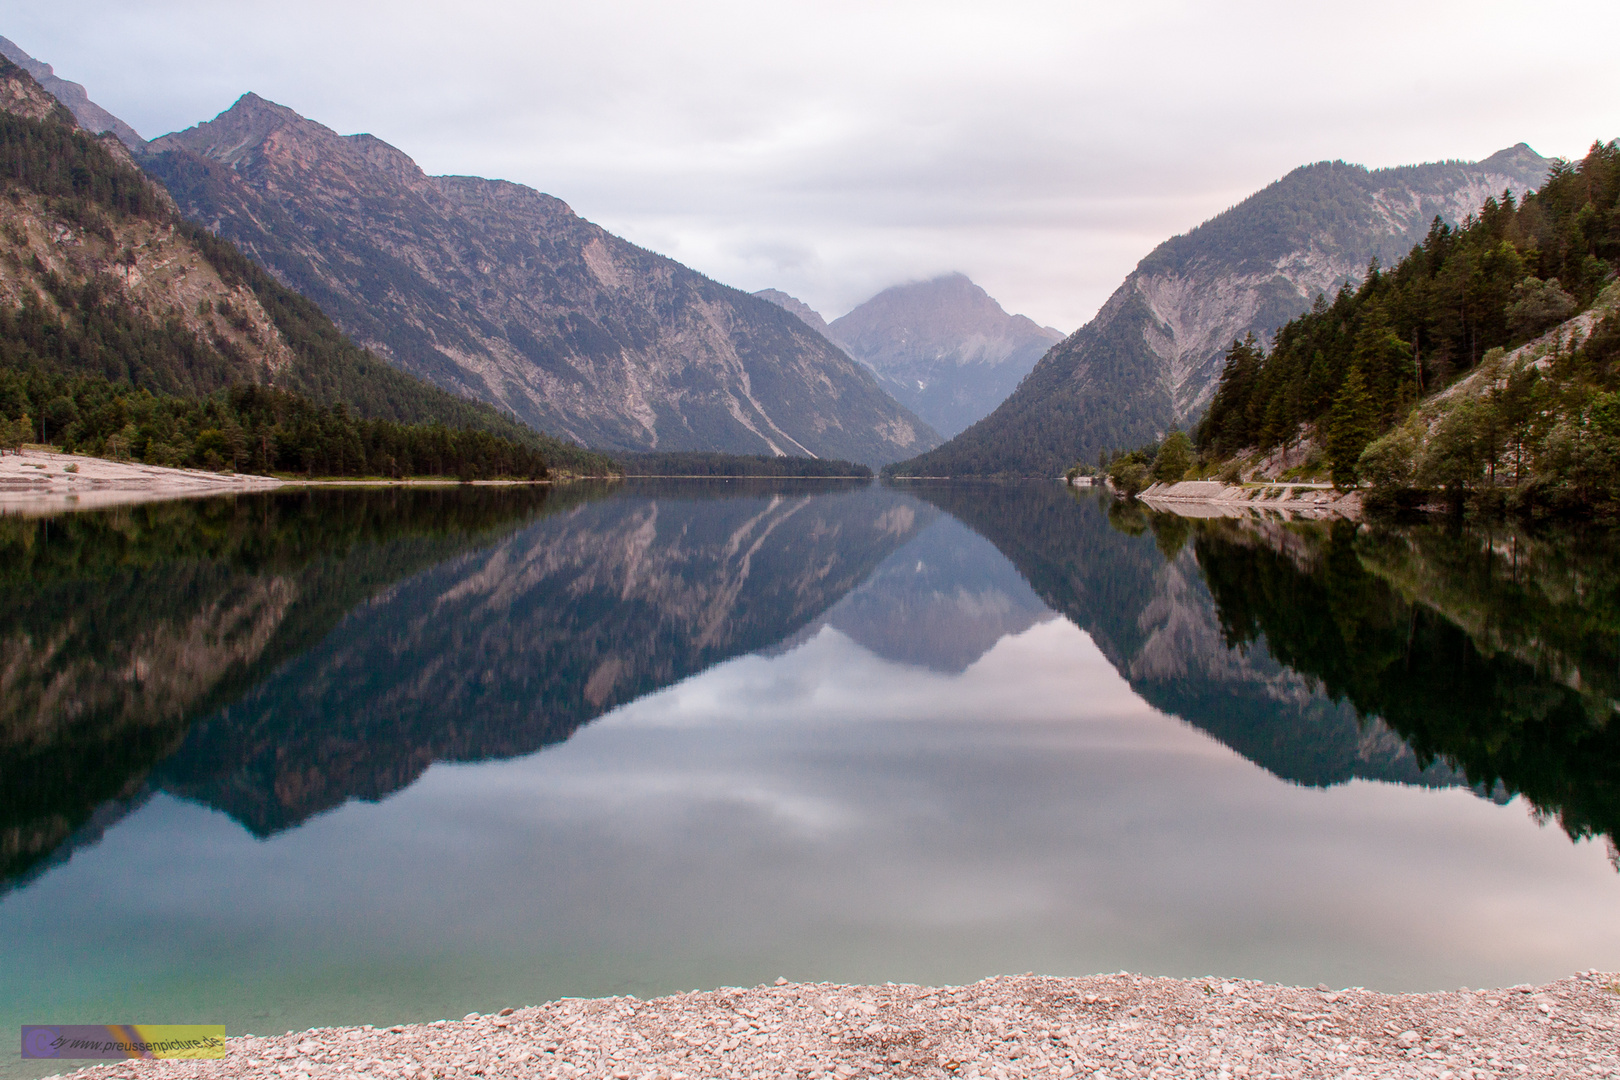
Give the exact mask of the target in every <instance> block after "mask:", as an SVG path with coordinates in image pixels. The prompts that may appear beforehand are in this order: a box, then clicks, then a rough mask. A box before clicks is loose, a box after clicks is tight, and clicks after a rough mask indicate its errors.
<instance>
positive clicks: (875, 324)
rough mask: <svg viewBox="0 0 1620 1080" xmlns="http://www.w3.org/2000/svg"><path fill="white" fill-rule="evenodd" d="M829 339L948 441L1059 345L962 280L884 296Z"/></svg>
mask: <svg viewBox="0 0 1620 1080" xmlns="http://www.w3.org/2000/svg"><path fill="white" fill-rule="evenodd" d="M828 332H829V334H830V335H831V337H832V339H833V340H834V341H836V342H838V343H839V344H840V345H842V346H843V347H844V350H845V351H846V352H848V353H849V354H850V355H851V356H853V357H854V358H855V359H857V360H859V361H861V362H862V363H863V364H866V365H867V366H868V367H870V368H871V369H872V370H873V371H875V372H877V375H878V381H879V382H881V383H882V384H883V388H884V389H885V390H887V391H888V392H889V393H891V394H893V395H894V397H895V399H896V400H898V401H899V402H900V403H901V404H902V405H905V406H906V407H907V408H909V409H910V410H911V411H912V412H914V413H916V414H917V415H918V416H920V417H922V418H923V419H924V420H926V421H928V423H929V424H931V425H933V428H934V430H935V431H938V432H939V433H940V434H942V435H944V436H946V437H947V438H948V437H950V436H952V435H955V434H957V433H958V432H960V431H962V430H963V429H964V428H966V427H967V426H968V425H969V424H972V423H973V422H974V421H976V420H979V419H981V418H983V417H985V416H987V415H989V413H990V411H991V410H992V409H994V408H995V407H996V406H997V405H999V404H1001V403H1002V402H1003V401H1005V400H1006V398H1007V395H1009V394H1011V393H1012V392H1013V390H1014V389H1016V388H1017V386H1018V382H1019V380H1020V379H1022V378H1023V377H1024V376H1025V375H1028V374H1029V372H1030V369H1031V368H1033V367H1034V366H1035V362H1036V361H1037V360H1039V359H1040V358H1041V357H1042V356H1044V355H1045V354H1046V351H1047V350H1048V349H1050V348H1051V347H1052V346H1053V345H1055V344H1056V343H1058V342H1059V341H1062V340H1063V333H1062V332H1061V331H1059V330H1053V329H1052V328H1051V327H1049V326H1041V325H1039V324H1037V323H1036V322H1035V321H1034V320H1033V319H1029V318H1027V317H1025V316H1023V315H1009V314H1007V313H1006V312H1005V311H1003V310H1002V309H1001V305H1000V304H998V303H996V302H995V300H993V299H991V297H990V295H989V294H988V293H986V292H985V291H984V290H983V289H981V288H979V286H977V285H975V284H973V282H971V281H969V280H968V279H967V277H966V276H965V275H962V274H946V275H945V276H943V277H938V278H934V279H933V280H932V281H918V282H913V283H911V284H909V285H896V286H895V287H894V288H892V289H885V290H884V291H883V292H881V293H879V294H878V295H876V296H874V297H872V299H870V300H868V301H867V302H866V303H864V304H862V305H861V306H860V307H857V308H856V309H855V310H854V311H851V312H850V313H849V314H847V315H845V316H843V317H842V318H839V319H835V320H834V321H833V323H832V325H831V326H830V327H829V328H828Z"/></svg>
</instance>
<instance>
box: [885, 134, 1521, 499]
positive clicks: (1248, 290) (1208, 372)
mask: <svg viewBox="0 0 1620 1080" xmlns="http://www.w3.org/2000/svg"><path fill="white" fill-rule="evenodd" d="M1550 165H1551V162H1550V161H1549V160H1548V159H1546V158H1542V157H1541V156H1540V155H1538V154H1536V153H1535V152H1534V151H1533V150H1531V149H1530V148H1529V147H1528V146H1526V145H1524V144H1523V143H1520V144H1517V145H1515V146H1513V147H1509V148H1508V149H1506V150H1504V151H1500V152H1498V153H1497V154H1494V155H1492V156H1491V157H1488V158H1486V159H1484V160H1483V161H1481V162H1476V163H1459V162H1441V163H1431V164H1425V165H1409V166H1399V167H1396V168H1390V169H1377V170H1373V169H1367V168H1365V167H1364V166H1360V165H1347V164H1345V163H1343V162H1318V163H1316V164H1313V165H1306V166H1301V167H1300V168H1297V169H1294V170H1292V171H1291V172H1289V173H1288V174H1287V175H1286V176H1284V177H1282V178H1281V179H1279V180H1277V181H1275V182H1273V183H1272V184H1269V185H1267V186H1266V187H1265V188H1263V189H1261V190H1260V191H1258V192H1256V193H1255V194H1254V195H1251V196H1249V197H1248V198H1247V199H1244V200H1242V201H1241V202H1239V203H1238V204H1237V205H1235V206H1233V207H1231V208H1229V209H1227V210H1225V211H1223V212H1222V213H1220V214H1217V215H1216V216H1215V217H1213V218H1211V219H1209V220H1208V221H1206V222H1204V223H1203V224H1201V225H1199V226H1198V227H1197V228H1194V229H1192V230H1190V231H1188V232H1186V233H1182V234H1179V235H1177V236H1175V237H1172V238H1170V239H1169V240H1166V241H1165V242H1164V243H1162V244H1160V245H1158V246H1157V247H1156V248H1154V250H1153V251H1152V252H1150V253H1149V254H1148V255H1147V256H1145V257H1144V258H1143V259H1142V261H1141V262H1140V263H1138V264H1137V267H1136V268H1135V269H1134V270H1133V271H1132V272H1131V273H1130V274H1129V275H1128V276H1127V277H1126V279H1125V281H1124V282H1123V283H1122V284H1121V285H1120V286H1119V288H1118V289H1116V290H1115V292H1114V293H1113V294H1112V295H1111V296H1110V297H1109V299H1108V301H1107V302H1106V303H1104V304H1103V306H1102V308H1101V309H1100V310H1099V311H1098V313H1097V315H1096V316H1095V317H1094V318H1093V319H1091V321H1089V322H1088V323H1087V324H1086V325H1085V326H1082V327H1081V328H1080V329H1079V330H1076V331H1075V332H1074V333H1073V334H1071V335H1069V337H1067V338H1066V339H1064V340H1063V341H1062V342H1060V343H1059V344H1058V345H1057V346H1055V347H1054V348H1053V349H1052V350H1051V352H1049V353H1048V354H1047V355H1046V356H1045V357H1044V358H1042V360H1041V361H1040V362H1039V363H1037V364H1036V366H1035V368H1034V369H1033V370H1032V371H1031V372H1030V374H1029V375H1028V376H1027V377H1026V378H1025V380H1024V382H1023V383H1022V384H1021V385H1020V386H1019V387H1018V389H1017V390H1016V391H1015V392H1014V393H1013V394H1012V395H1011V396H1010V397H1008V399H1007V400H1006V401H1004V402H1002V404H1001V405H1000V406H998V407H997V409H996V410H995V411H994V412H992V413H991V414H990V415H989V416H987V417H985V418H984V419H983V420H980V421H979V422H978V423H977V424H975V425H973V426H972V427H969V428H968V429H967V430H965V431H963V432H962V433H961V434H959V435H957V436H955V437H954V438H953V439H952V440H950V441H949V442H948V443H946V444H945V445H944V446H942V447H939V448H938V449H936V450H933V451H930V452H927V453H925V454H923V455H920V456H919V457H917V458H915V459H911V460H909V461H906V462H902V463H900V464H899V465H898V466H895V467H892V468H891V470H890V471H891V472H892V473H894V474H896V475H912V476H973V475H979V476H986V475H1016V476H1057V475H1059V474H1061V473H1062V472H1063V470H1064V469H1065V468H1067V467H1068V466H1069V465H1071V464H1073V463H1074V462H1075V461H1077V460H1082V461H1088V462H1089V461H1090V460H1092V459H1093V458H1095V456H1096V455H1097V453H1098V452H1099V451H1108V450H1113V449H1120V448H1125V447H1132V446H1138V445H1141V444H1143V443H1147V442H1150V441H1153V440H1156V439H1157V438H1159V437H1161V436H1162V435H1163V434H1164V433H1165V432H1166V431H1167V430H1169V429H1170V428H1172V427H1175V426H1178V425H1181V426H1186V425H1188V424H1190V423H1191V422H1192V421H1194V420H1196V419H1197V418H1198V416H1200V415H1201V414H1202V412H1203V410H1204V409H1205V408H1206V407H1207V404H1208V402H1209V400H1210V398H1211V396H1212V395H1213V393H1214V390H1215V385H1216V383H1217V381H1218V380H1219V377H1220V371H1221V362H1222V357H1223V355H1224V352H1225V349H1226V347H1227V346H1228V345H1230V343H1231V342H1232V340H1233V339H1235V338H1240V337H1242V336H1243V335H1244V334H1246V333H1249V332H1253V333H1255V335H1256V337H1257V338H1258V339H1260V340H1261V341H1262V342H1266V341H1269V338H1270V335H1271V334H1272V333H1273V332H1274V331H1275V330H1276V328H1277V327H1279V326H1281V325H1283V324H1284V323H1286V322H1287V321H1288V320H1289V319H1291V318H1293V317H1294V316H1296V315H1298V314H1300V313H1301V312H1303V311H1304V310H1306V309H1307V308H1308V307H1309V306H1310V303H1311V300H1312V299H1313V298H1314V297H1315V296H1316V295H1317V294H1319V293H1328V292H1332V291H1334V290H1335V289H1337V288H1338V287H1339V286H1340V285H1342V284H1344V283H1346V282H1354V281H1358V280H1360V276H1361V275H1362V274H1364V272H1365V270H1366V268H1367V266H1368V264H1369V262H1370V260H1372V259H1374V258H1377V259H1379V260H1380V261H1382V262H1385V263H1388V262H1392V261H1395V260H1397V259H1399V258H1400V257H1401V256H1403V255H1405V254H1406V252H1407V251H1409V250H1410V249H1411V248H1412V246H1413V245H1414V244H1416V243H1417V242H1418V241H1419V240H1421V239H1422V238H1423V235H1424V233H1425V232H1426V231H1427V229H1428V226H1429V223H1430V222H1431V221H1432V220H1433V218H1434V217H1436V216H1439V217H1441V218H1442V219H1446V220H1449V221H1452V222H1455V221H1459V220H1462V219H1463V218H1465V217H1466V216H1467V215H1468V214H1469V213H1472V212H1474V211H1476V210H1478V209H1479V207H1480V206H1481V205H1482V204H1483V203H1484V201H1485V199H1486V198H1487V197H1489V196H1492V195H1499V194H1500V193H1501V191H1502V190H1503V189H1504V188H1511V189H1513V190H1514V191H1516V192H1520V193H1522V192H1523V191H1525V190H1528V189H1529V188H1531V187H1533V186H1535V185H1536V184H1539V183H1540V182H1541V180H1542V179H1543V178H1544V177H1545V174H1546V169H1547V168H1548V167H1549V166H1550Z"/></svg>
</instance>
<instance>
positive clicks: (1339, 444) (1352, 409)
mask: <svg viewBox="0 0 1620 1080" xmlns="http://www.w3.org/2000/svg"><path fill="white" fill-rule="evenodd" d="M1377 431H1378V418H1377V414H1376V405H1375V404H1374V401H1373V396H1372V394H1371V393H1369V392H1368V390H1367V383H1366V380H1365V379H1363V378H1362V377H1361V369H1360V368H1359V367H1352V368H1351V369H1350V374H1349V375H1348V376H1347V377H1346V378H1345V380H1344V382H1343V384H1341V385H1340V387H1339V391H1338V393H1337V394H1335V395H1334V397H1333V408H1332V410H1331V411H1330V412H1329V413H1328V418H1327V438H1326V440H1325V441H1326V443H1327V453H1328V462H1329V463H1330V464H1331V466H1332V469H1333V484H1334V486H1335V487H1339V488H1353V487H1355V486H1356V479H1357V478H1356V463H1357V461H1359V460H1360V458H1361V452H1362V451H1363V450H1365V449H1366V448H1367V444H1368V443H1370V442H1372V440H1373V436H1374V435H1376V434H1377Z"/></svg>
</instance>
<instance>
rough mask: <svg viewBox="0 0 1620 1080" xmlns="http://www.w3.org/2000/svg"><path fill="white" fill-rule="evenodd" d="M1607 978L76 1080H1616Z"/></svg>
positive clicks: (1114, 984)
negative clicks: (1587, 1079)
mask: <svg viewBox="0 0 1620 1080" xmlns="http://www.w3.org/2000/svg"><path fill="white" fill-rule="evenodd" d="M1617 1020H1620V979H1617V976H1616V975H1614V974H1611V973H1603V972H1595V971H1593V972H1585V973H1582V974H1580V975H1575V976H1572V977H1570V978H1567V979H1563V980H1560V981H1558V982H1555V983H1550V984H1547V985H1544V986H1518V987H1510V988H1501V989H1493V990H1457V991H1451V992H1446V993H1432V994H1395V995H1391V994H1379V993H1374V992H1371V991H1367V990H1361V989H1354V988H1352V989H1343V990H1330V989H1329V988H1327V987H1326V986H1321V987H1316V988H1314V989H1312V988H1302V987H1289V986H1276V985H1270V984H1265V983H1258V982H1248V981H1242V980H1227V979H1214V978H1211V979H1165V978H1149V977H1145V976H1139V975H1129V974H1119V975H1101V976H1091V977H1087V978H1049V977H1042V976H1034V975H1023V976H1003V977H998V978H993V979H987V980H985V981H983V982H978V983H974V984H972V985H969V986H954V987H950V986H947V987H925V986H900V985H892V984H891V985H885V986H845V985H837V984H829V983H793V982H788V981H786V980H778V982H777V984H775V985H765V986H758V987H753V988H748V989H742V988H723V989H719V990H713V991H692V992H690V993H685V994H676V995H673V996H670V997H664V998H657V999H655V1000H650V1001H641V1000H637V999H636V998H633V997H618V998H597V999H564V1000H561V1001H555V1002H551V1003H549V1004H546V1005H540V1006H533V1007H527V1008H517V1007H506V1008H502V1009H500V1010H499V1011H497V1012H496V1013H493V1014H489V1015H478V1014H469V1015H468V1016H466V1017H465V1018H463V1019H461V1020H453V1021H452V1020H438V1021H433V1022H431V1023H425V1024H407V1025H399V1026H395V1027H389V1028H377V1027H371V1026H365V1027H350V1028H323V1029H315V1030H311V1031H304V1032H296V1033H288V1034H286V1035H281V1036H274V1037H267V1036H262V1035H247V1036H242V1037H237V1038H232V1039H230V1052H229V1055H228V1056H227V1057H226V1058H223V1059H215V1060H207V1061H142V1062H116V1063H109V1064H105V1065H98V1066H95V1067H93V1068H88V1069H84V1070H81V1071H80V1072H77V1073H74V1074H73V1076H74V1077H75V1080H138V1078H143V1077H150V1078H179V1077H199V1078H227V1077H229V1078H233V1080H235V1078H243V1080H246V1078H254V1080H471V1078H475V1077H482V1078H496V1077H502V1078H505V1077H511V1078H514V1080H515V1078H524V1080H541V1078H544V1080H551V1078H558V1080H564V1078H566V1080H575V1078H598V1080H655V1078H662V1080H697V1078H708V1077H717V1078H719V1077H724V1078H744V1077H795V1078H804V1080H852V1078H855V1077H930V1078H934V1080H942V1078H966V1080H974V1078H977V1080H1013V1078H1020V1077H1056V1078H1060V1080H1067V1078H1069V1077H1076V1076H1079V1077H1086V1078H1089V1080H1120V1078H1125V1077H1144V1078H1147V1077H1176V1078H1180V1077H1200V1078H1208V1080H1234V1078H1243V1080H1260V1078H1279V1080H1280V1078H1306V1077H1310V1078H1314V1077H1334V1078H1341V1077H1349V1078H1355V1077H1368V1078H1371V1077H1390V1078H1396V1077H1409V1078H1414V1080H1463V1078H1468V1080H1480V1078H1484V1077H1584V1076H1600V1077H1601V1076H1611V1075H1620V1055H1617V1053H1616V1050H1617V1043H1616V1035H1615V1026H1616V1022H1617Z"/></svg>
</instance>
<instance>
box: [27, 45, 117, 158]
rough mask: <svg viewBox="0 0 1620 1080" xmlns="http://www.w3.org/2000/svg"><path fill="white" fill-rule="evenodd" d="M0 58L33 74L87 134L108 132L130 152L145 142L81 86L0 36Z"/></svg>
mask: <svg viewBox="0 0 1620 1080" xmlns="http://www.w3.org/2000/svg"><path fill="white" fill-rule="evenodd" d="M0 56H4V57H5V58H6V59H7V60H10V61H11V62H12V63H13V64H16V65H17V66H18V67H20V68H22V69H23V70H24V71H26V72H28V74H30V75H32V76H33V77H34V80H35V81H36V82H38V83H39V85H40V86H41V87H43V88H44V89H45V90H46V91H47V92H48V93H50V95H51V96H52V97H54V98H56V100H57V101H60V102H61V103H62V104H63V105H65V106H67V109H68V111H69V112H71V113H72V114H73V118H74V120H76V121H78V124H79V126H80V127H82V128H84V129H85V130H86V131H88V132H91V133H92V134H97V135H99V134H101V133H102V132H104V131H110V132H112V133H113V134H114V135H116V136H117V137H118V141H119V142H121V143H123V144H124V145H125V146H126V147H128V148H129V149H131V150H134V149H136V148H138V147H140V146H144V145H145V143H146V140H145V139H143V138H141V137H140V135H139V134H137V133H136V131H135V129H134V128H132V127H130V126H129V125H128V124H126V123H124V122H123V121H122V120H120V119H118V117H116V116H114V115H113V114H112V113H110V112H108V111H107V110H106V109H103V108H102V107H101V106H100V105H97V104H96V103H95V102H93V101H91V100H90V95H89V93H87V92H86V91H85V88H84V87H83V86H81V85H80V84H79V83H76V82H68V81H67V80H66V79H63V78H59V77H58V76H57V74H56V72H55V71H54V70H53V69H52V68H51V65H49V64H47V63H45V62H44V61H43V60H36V59H34V58H33V57H32V56H29V55H28V54H27V53H26V52H23V50H22V49H21V48H20V47H18V45H17V43H16V42H14V41H11V40H10V39H9V38H3V37H0Z"/></svg>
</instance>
